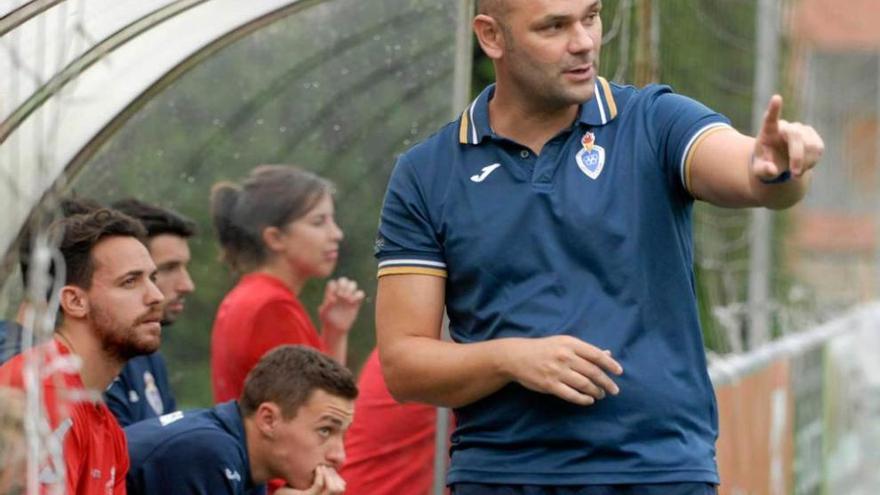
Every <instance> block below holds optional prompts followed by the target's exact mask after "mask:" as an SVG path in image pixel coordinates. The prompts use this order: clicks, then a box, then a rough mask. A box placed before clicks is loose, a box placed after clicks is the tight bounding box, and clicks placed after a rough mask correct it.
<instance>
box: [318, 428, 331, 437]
mask: <svg viewBox="0 0 880 495" xmlns="http://www.w3.org/2000/svg"><path fill="white" fill-rule="evenodd" d="M332 434H333V428H330V427H329V426H323V427H321V428H318V436H320V437H322V438H330V435H332Z"/></svg>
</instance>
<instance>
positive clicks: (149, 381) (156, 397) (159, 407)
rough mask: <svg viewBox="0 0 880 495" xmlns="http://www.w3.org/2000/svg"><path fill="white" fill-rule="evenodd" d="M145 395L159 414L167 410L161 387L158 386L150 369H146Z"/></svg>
mask: <svg viewBox="0 0 880 495" xmlns="http://www.w3.org/2000/svg"><path fill="white" fill-rule="evenodd" d="M144 395H145V396H147V403H148V404H150V407H152V408H153V411H155V412H156V415H157V416H159V415H161V414H162V413H163V412H165V405H164V404H162V395H161V394H160V393H159V387H157V386H156V379H155V378H153V374H152V373H150V372H149V371H144Z"/></svg>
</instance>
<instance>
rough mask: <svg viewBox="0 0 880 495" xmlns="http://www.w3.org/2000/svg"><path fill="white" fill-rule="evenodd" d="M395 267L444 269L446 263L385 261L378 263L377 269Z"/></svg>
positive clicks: (410, 260) (402, 260) (415, 260)
mask: <svg viewBox="0 0 880 495" xmlns="http://www.w3.org/2000/svg"><path fill="white" fill-rule="evenodd" d="M397 265H408V266H431V267H435V268H446V263H443V262H442V261H429V260H417V259H399V260H385V261H380V262H379V268H385V267H387V266H397Z"/></svg>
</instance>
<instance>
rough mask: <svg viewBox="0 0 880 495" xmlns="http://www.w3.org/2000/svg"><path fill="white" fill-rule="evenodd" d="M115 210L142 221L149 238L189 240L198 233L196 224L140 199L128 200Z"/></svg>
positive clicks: (115, 207)
mask: <svg viewBox="0 0 880 495" xmlns="http://www.w3.org/2000/svg"><path fill="white" fill-rule="evenodd" d="M111 206H112V207H113V208H114V209H116V210H119V211H121V212H122V213H125V214H126V215H128V216H130V217H132V218H135V219H137V220H140V221H141V223H142V224H144V227H145V228H146V229H147V237H156V236H157V235H162V234H174V235H176V236H180V237H183V238H189V237H192V236H193V235H195V233H196V223H195V222H193V221H192V220H190V219H189V218H187V217H185V216H183V215H181V214H180V213H178V212H176V211H174V210H169V209H167V208H162V207H160V206H156V205H151V204H149V203H145V202H143V201H141V200H139V199H135V198H126V199H122V200H119V201H117V202H115V203H113V204H112V205H111Z"/></svg>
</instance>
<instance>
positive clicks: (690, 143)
mask: <svg viewBox="0 0 880 495" xmlns="http://www.w3.org/2000/svg"><path fill="white" fill-rule="evenodd" d="M718 127H730V125H729V124H725V123H724V122H712V123H711V124H708V125H706V126H704V127H702V128H700V130H698V131H697V132H695V133H694V135H693V136H691V139H690V141H688V144H687V146H685V147H684V152H683V153H682V154H681V162H680V163H679V165H678V176H679V178H680V179H681V185H682V186H683V187H684V188H685V189H687V177H685V170H684V166H685V164H686V163H687V157H688V155H689V154H690V152H691V147H692V146H693V145H694V143H695V142H697V139H699V138H700V136H702V135H703V134H704V133H705V132H706V131H709V130H711V129H715V128H718Z"/></svg>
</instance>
